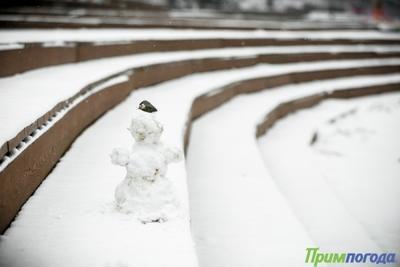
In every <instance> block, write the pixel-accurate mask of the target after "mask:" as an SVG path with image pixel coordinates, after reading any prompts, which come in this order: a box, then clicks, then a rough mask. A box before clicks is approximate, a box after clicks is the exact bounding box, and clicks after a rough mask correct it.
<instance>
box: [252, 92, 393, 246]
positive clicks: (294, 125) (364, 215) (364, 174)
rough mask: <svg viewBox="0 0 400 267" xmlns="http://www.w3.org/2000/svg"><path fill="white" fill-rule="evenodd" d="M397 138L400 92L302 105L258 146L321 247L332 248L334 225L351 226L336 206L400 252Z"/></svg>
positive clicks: (372, 236)
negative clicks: (312, 105) (341, 218)
mask: <svg viewBox="0 0 400 267" xmlns="http://www.w3.org/2000/svg"><path fill="white" fill-rule="evenodd" d="M294 133H295V134H294ZM313 136H316V139H315V138H314V139H315V140H316V141H315V142H314V143H313V144H311V143H310V141H311V140H312V139H313ZM399 136H400V94H399V93H392V94H386V95H381V96H371V97H363V98H358V99H352V100H329V101H325V102H323V103H322V104H319V105H318V106H316V107H315V108H311V109H306V110H302V111H298V112H296V113H295V114H293V115H290V116H288V117H287V118H285V119H283V120H280V121H279V122H278V123H277V124H276V125H274V126H273V128H272V129H271V130H270V131H269V132H268V133H267V134H266V135H265V136H264V137H262V138H260V140H259V144H260V148H261V151H262V155H263V158H264V160H265V164H266V166H267V168H268V170H269V171H270V173H271V177H272V178H273V180H274V181H275V183H276V184H277V185H278V187H279V189H280V190H281V191H282V193H283V195H284V196H285V198H286V199H287V200H288V202H289V203H290V205H291V207H292V209H293V210H294V211H295V213H296V215H297V217H298V218H299V219H300V221H302V222H303V224H304V226H305V228H306V229H307V231H308V232H309V233H310V236H311V237H312V238H313V240H314V241H315V242H316V243H317V244H318V246H321V247H324V248H331V247H332V246H333V245H334V244H333V243H332V240H333V236H335V235H337V232H336V230H334V229H346V228H347V227H348V225H347V224H342V223H341V222H340V221H339V220H338V219H337V218H338V215H339V214H337V213H336V212H335V210H336V208H335V206H336V205H337V206H341V207H342V209H343V211H345V212H346V213H347V214H349V216H350V217H351V219H352V220H353V221H354V222H356V223H357V224H359V225H360V226H361V227H362V228H363V229H364V232H365V233H366V235H367V236H368V237H369V238H370V239H371V240H372V241H374V243H375V244H376V245H377V246H378V247H379V248H380V249H382V250H383V251H389V252H396V253H399V252H400V211H399V210H398V209H397V208H396V206H397V203H400V179H399V177H400V152H399V151H400V140H399ZM288 166H290V168H288ZM327 195H328V196H329V197H330V198H331V200H330V201H329V198H327ZM332 200H335V202H337V204H335V206H333V205H332V203H333V202H332ZM316 218H317V219H316ZM335 218H336V219H335ZM331 220H333V222H334V228H331V227H332V226H333V225H332V221H331ZM321 230H323V231H325V232H324V233H321ZM329 235H332V236H331V237H330V236H329ZM351 238H354V237H353V235H352V237H351ZM337 249H340V247H337Z"/></svg>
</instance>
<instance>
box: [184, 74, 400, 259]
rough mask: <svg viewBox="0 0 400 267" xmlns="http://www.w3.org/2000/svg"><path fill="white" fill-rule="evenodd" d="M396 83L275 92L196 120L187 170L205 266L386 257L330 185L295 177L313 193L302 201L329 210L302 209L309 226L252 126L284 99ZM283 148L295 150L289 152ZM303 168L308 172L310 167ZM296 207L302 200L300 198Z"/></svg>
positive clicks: (314, 85) (355, 81)
mask: <svg viewBox="0 0 400 267" xmlns="http://www.w3.org/2000/svg"><path fill="white" fill-rule="evenodd" d="M399 79H400V76H399V75H398V74H392V75H377V76H364V77H351V78H340V79H332V80H325V81H315V82H307V83H301V84H296V85H288V86H282V87H277V88H273V89H270V90H266V91H264V92H260V93H256V94H249V95H243V96H239V97H236V98H234V99H233V100H232V101H230V102H228V103H226V104H225V105H223V106H221V107H220V108H218V109H216V110H215V111H213V112H210V113H208V114H206V115H204V116H202V117H200V118H199V119H198V120H196V121H195V122H194V123H193V124H192V130H191V132H192V135H191V138H190V145H189V148H188V156H187V169H188V183H189V197H190V209H191V220H192V229H193V234H194V239H195V243H196V245H197V248H198V255H199V259H200V263H201V265H204V266H267V265H274V266H288V265H298V264H299V263H303V262H304V259H305V249H306V248H307V247H323V248H324V250H326V251H377V252H379V251H382V250H381V249H382V248H381V247H380V246H379V244H377V243H376V242H375V240H374V239H373V238H372V237H371V236H370V234H369V233H368V232H366V231H365V229H364V227H363V226H362V225H361V224H360V223H359V222H358V221H357V220H355V219H354V218H353V216H352V215H351V214H350V213H349V211H348V209H347V208H346V207H345V206H343V204H342V202H340V201H339V200H338V199H337V198H336V197H335V196H334V195H333V193H332V190H331V189H332V188H331V187H329V185H326V184H325V185H324V182H323V181H315V180H313V181H312V183H310V181H309V180H308V177H303V176H301V172H296V171H294V172H293V175H296V174H297V176H296V177H292V178H293V179H297V180H298V181H297V183H298V184H299V186H300V185H301V188H307V189H308V190H307V191H306V192H307V193H308V195H307V196H305V199H309V200H311V199H312V200H313V201H314V202H319V203H320V205H319V206H318V207H319V209H322V207H323V205H325V206H324V209H323V210H322V211H320V210H319V209H318V210H313V206H312V205H309V206H307V207H305V206H303V208H309V214H313V215H314V216H313V217H311V216H309V218H308V220H307V221H305V220H304V218H303V217H302V216H300V215H299V209H297V206H294V207H293V206H292V205H291V202H290V201H289V200H288V199H287V198H286V195H285V194H283V193H284V191H283V190H282V188H281V187H279V186H278V185H279V183H278V181H276V180H275V177H274V176H273V175H271V172H270V171H269V169H268V166H265V165H264V162H263V161H262V159H261V156H260V153H259V150H258V144H257V141H256V140H255V133H256V129H255V126H256V125H257V123H258V122H259V121H260V119H261V118H262V117H263V115H264V114H265V112H266V111H267V110H272V109H273V108H274V107H275V106H276V105H277V104H279V103H280V102H283V101H288V100H291V99H295V98H298V97H300V96H306V95H311V94H314V93H317V92H323V91H330V90H335V89H345V88H354V87H363V86H371V85H378V84H386V83H393V82H397V83H398V82H399V81H400V80H399ZM296 127H298V125H297V126H296ZM291 134H293V130H292V131H291ZM282 146H283V145H282ZM281 149H286V150H288V151H290V149H291V147H290V146H284V147H281ZM274 151H276V150H274ZM288 153H290V152H288ZM296 155H297V156H299V157H301V155H299V154H296ZM293 160H295V159H293ZM280 163H281V165H280V167H281V168H284V169H286V170H288V169H291V168H292V165H291V164H288V163H287V162H286V161H285V160H284V159H283V158H282V160H281V161H280ZM296 166H297V165H296ZM266 167H267V168H266ZM304 168H310V166H309V164H304ZM282 179H283V178H282ZM303 181H304V183H303ZM288 183H289V181H288ZM317 185H318V186H317ZM314 190H319V191H318V192H314V193H313V191H314ZM299 191H301V190H299ZM294 201H299V202H300V200H299V198H296V199H295V200H294ZM308 204H310V202H308ZM319 212H322V213H321V214H323V215H322V216H319V215H318V214H320V213H319ZM326 215H328V216H326ZM335 249H336V250H335ZM288 255H291V257H288Z"/></svg>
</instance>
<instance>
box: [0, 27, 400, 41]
mask: <svg viewBox="0 0 400 267" xmlns="http://www.w3.org/2000/svg"><path fill="white" fill-rule="evenodd" d="M176 39H178V40H182V39H286V40H287V39H312V40H332V39H347V40H363V39H365V40H374V39H375V40H399V39H400V34H399V33H396V32H383V31H374V30H366V31H357V30H354V31H351V30H350V31H349V30H347V31H340V30H337V31H324V30H321V31H285V30H283V31H267V30H215V29H213V30H194V29H157V28H152V29H35V30H32V29H29V30H26V29H21V30H1V31H0V40H1V42H2V43H18V42H20V43H21V42H22V43H26V42H40V43H42V42H53V43H54V42H67V41H81V42H105V41H107V42H110V41H114V42H115V41H138V40H176Z"/></svg>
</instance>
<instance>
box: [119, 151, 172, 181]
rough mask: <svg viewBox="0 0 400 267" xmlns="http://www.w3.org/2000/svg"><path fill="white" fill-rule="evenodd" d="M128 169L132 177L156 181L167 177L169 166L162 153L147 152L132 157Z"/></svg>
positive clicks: (134, 154)
mask: <svg viewBox="0 0 400 267" xmlns="http://www.w3.org/2000/svg"><path fill="white" fill-rule="evenodd" d="M126 168H127V171H128V175H129V176H130V177H133V178H137V179H143V180H146V181H154V180H156V179H158V178H160V177H163V176H164V175H165V173H166V171H167V164H166V162H165V159H164V157H163V156H162V155H161V154H160V153H157V152H156V151H150V150H146V151H140V152H137V153H133V154H132V155H130V157H129V162H128V164H127V165H126Z"/></svg>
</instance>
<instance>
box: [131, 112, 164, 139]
mask: <svg viewBox="0 0 400 267" xmlns="http://www.w3.org/2000/svg"><path fill="white" fill-rule="evenodd" d="M128 130H129V131H130V132H131V134H132V137H133V138H134V139H135V141H136V142H138V143H141V144H155V143H158V142H159V141H160V137H161V134H162V132H163V126H162V125H161V123H160V122H158V121H157V120H156V119H155V115H154V114H152V113H147V112H143V111H140V110H138V111H137V112H136V114H135V115H134V118H133V119H132V122H131V126H130V127H129V128H128Z"/></svg>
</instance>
